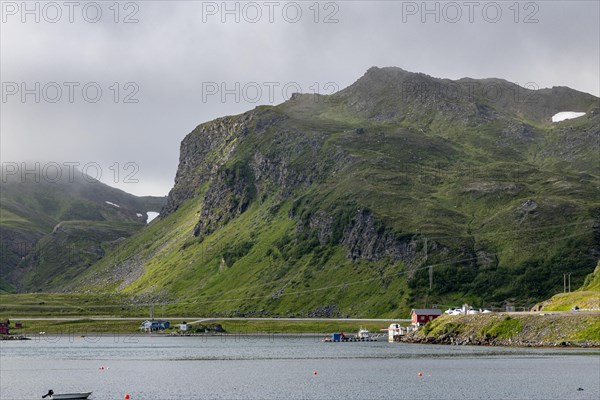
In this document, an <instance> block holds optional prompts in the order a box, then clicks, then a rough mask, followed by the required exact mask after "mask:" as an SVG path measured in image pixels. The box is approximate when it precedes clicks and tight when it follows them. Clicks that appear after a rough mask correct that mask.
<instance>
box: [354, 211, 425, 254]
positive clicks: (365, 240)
mask: <svg viewBox="0 0 600 400" xmlns="http://www.w3.org/2000/svg"><path fill="white" fill-rule="evenodd" d="M342 243H343V244H344V246H345V247H346V249H347V251H348V257H350V258H351V259H353V260H357V259H360V258H364V259H366V260H369V261H378V260H380V259H382V258H384V257H389V258H390V259H391V260H393V261H400V260H403V261H412V260H413V259H414V258H415V256H416V253H417V243H416V241H415V240H413V239H409V238H405V239H400V238H398V237H397V236H396V234H395V233H394V232H393V231H391V230H386V229H385V228H383V227H377V225H376V221H375V218H374V217H373V215H372V214H371V213H369V212H364V211H362V210H357V211H356V216H355V218H354V222H353V223H352V224H351V225H349V226H348V227H347V228H346V230H345V231H344V236H343V238H342Z"/></svg>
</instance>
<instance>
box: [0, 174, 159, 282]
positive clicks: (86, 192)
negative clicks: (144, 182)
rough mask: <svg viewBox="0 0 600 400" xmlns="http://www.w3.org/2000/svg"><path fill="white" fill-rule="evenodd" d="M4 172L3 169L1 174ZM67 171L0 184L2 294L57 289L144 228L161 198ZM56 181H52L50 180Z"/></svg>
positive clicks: (5, 178)
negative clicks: (138, 193) (132, 191)
mask: <svg viewBox="0 0 600 400" xmlns="http://www.w3.org/2000/svg"><path fill="white" fill-rule="evenodd" d="M3 172H5V171H3ZM75 172H76V173H74V174H72V177H69V171H68V170H67V169H66V168H65V170H64V171H63V173H62V177H61V178H60V179H54V178H55V177H54V176H53V177H52V179H42V177H41V175H42V174H39V175H35V174H28V175H24V176H21V174H20V173H17V174H9V173H6V174H4V175H3V176H2V181H1V182H0V246H1V249H2V258H1V260H0V290H4V291H12V290H15V289H18V290H28V291H31V290H33V291H35V290H44V291H47V290H55V289H58V288H60V287H61V286H63V285H64V284H65V282H67V281H69V280H71V279H73V278H74V277H75V276H77V275H78V274H79V273H81V272H82V271H84V270H85V269H86V268H87V267H89V266H90V265H91V264H93V263H94V262H96V261H97V260H98V259H100V258H102V257H103V256H104V254H105V253H106V251H107V249H108V248H110V246H111V245H113V243H115V241H117V242H118V241H119V240H123V239H125V238H127V237H129V236H131V234H133V233H134V232H136V231H138V230H140V229H141V228H143V227H144V226H145V222H146V218H147V215H146V212H147V211H160V209H161V207H162V206H163V205H164V203H165V198H160V197H136V196H133V195H130V194H128V193H125V192H123V191H121V190H118V189H115V188H112V187H110V186H107V185H105V184H103V183H101V182H98V181H95V180H93V179H92V178H90V177H88V176H84V175H83V174H82V173H81V172H80V171H75ZM53 181H54V182H53Z"/></svg>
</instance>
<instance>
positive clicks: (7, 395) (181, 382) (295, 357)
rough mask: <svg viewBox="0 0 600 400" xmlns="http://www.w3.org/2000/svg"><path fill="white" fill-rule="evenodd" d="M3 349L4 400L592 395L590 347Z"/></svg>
mask: <svg viewBox="0 0 600 400" xmlns="http://www.w3.org/2000/svg"><path fill="white" fill-rule="evenodd" d="M0 351H1V353H0V399H2V400H11V399H19V400H21V399H39V398H40V396H41V395H42V394H45V393H46V392H47V391H48V389H53V390H54V391H55V392H56V393H64V392H80V391H93V395H92V396H91V399H95V400H100V399H102V400H108V399H115V400H116V399H122V398H123V396H124V395H125V394H129V395H130V396H131V399H132V400H138V399H145V400H149V399H161V400H167V399H213V398H214V399H234V398H235V399H296V398H302V399H305V398H311V399H349V398H352V399H392V398H393V399H524V398H528V399H598V398H600V352H598V350H577V349H516V348H492V347H460V346H456V347H455V346H435V345H410V344H399V343H386V342H371V343H322V342H321V341H320V340H319V339H317V338H307V337H301V338H299V337H286V338H273V337H211V338H202V337H170V338H169V337H128V338H125V337H122V336H120V337H106V336H105V337H101V338H76V337H67V336H63V337H60V338H46V339H43V340H31V341H14V342H8V341H4V342H0ZM101 367H104V369H100V368H101ZM315 371H316V372H317V374H316V375H315V374H314V372H315ZM419 372H422V375H423V376H418V373H419ZM578 388H582V389H583V390H577V389H578Z"/></svg>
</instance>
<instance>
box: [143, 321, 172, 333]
mask: <svg viewBox="0 0 600 400" xmlns="http://www.w3.org/2000/svg"><path fill="white" fill-rule="evenodd" d="M170 326H171V324H170V323H169V321H162V320H147V321H144V322H142V324H141V325H140V330H142V331H144V332H152V331H162V330H165V329H169V327H170Z"/></svg>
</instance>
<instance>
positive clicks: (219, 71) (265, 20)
mask: <svg viewBox="0 0 600 400" xmlns="http://www.w3.org/2000/svg"><path fill="white" fill-rule="evenodd" d="M426 7H427V10H429V11H430V12H429V13H426V12H425V11H427V10H424V9H423V7H422V2H421V1H419V2H401V1H397V2H394V1H385V2H372V1H337V2H320V3H319V4H318V5H317V6H315V2H314V1H307V2H300V1H298V2H278V1H272V2H263V1H258V2H254V3H248V2H230V3H228V4H227V6H226V8H227V10H229V11H231V12H230V13H227V12H226V11H227V10H225V9H224V7H223V6H222V2H221V1H218V2H200V1H180V2H172V1H170V2H159V1H136V2H121V3H119V5H118V7H115V6H114V0H111V1H108V2H101V1H98V2H96V3H86V2H73V3H71V4H70V5H65V4H64V2H63V1H58V2H54V3H52V2H49V3H48V2H28V3H27V10H24V9H23V3H22V2H21V1H17V2H10V1H2V25H1V35H0V36H1V43H0V48H1V81H2V103H1V115H0V119H1V158H2V165H3V166H7V165H9V164H8V163H14V162H21V161H23V160H28V161H33V160H35V161H40V162H41V163H42V164H40V168H43V167H44V166H45V165H49V164H48V163H52V162H56V163H63V162H70V163H78V164H79V166H80V168H83V167H85V168H86V169H87V172H88V174H90V175H92V176H98V177H99V178H100V179H101V180H102V181H104V182H106V183H109V184H111V185H112V186H116V187H119V188H121V189H123V190H126V191H128V192H130V193H134V194H137V195H150V194H151V195H166V194H167V193H168V191H169V189H170V188H171V187H172V185H173V179H174V176H175V172H176V169H177V164H178V157H179V145H180V142H181V140H182V139H183V138H184V136H185V135H186V134H188V133H189V132H190V131H191V130H192V129H193V128H194V127H195V126H197V125H198V124H200V123H202V122H205V121H209V120H211V119H213V118H216V117H219V116H223V115H231V114H237V113H241V112H244V111H246V110H249V109H252V108H254V107H255V106H256V105H258V104H277V103H280V102H281V101H283V100H284V99H285V98H286V97H287V96H289V94H291V93H292V92H295V91H299V90H300V91H303V92H307V93H310V92H314V91H318V92H319V93H325V94H327V93H332V92H333V91H335V90H337V89H342V88H344V87H346V86H348V85H350V84H352V83H353V82H354V81H355V80H357V79H358V78H359V77H361V76H362V75H363V74H364V73H365V71H366V70H367V69H368V68H369V67H371V66H379V67H384V66H397V67H401V68H403V69H406V70H409V71H414V72H424V73H427V74H429V75H433V76H436V77H443V78H451V79H458V78H461V77H472V78H489V77H498V78H504V79H507V80H509V81H511V82H515V83H518V84H521V85H524V84H528V83H530V84H529V87H532V84H531V83H533V85H536V86H537V87H539V88H544V87H551V86H569V87H572V88H574V89H577V90H580V91H584V92H588V93H592V94H594V95H596V96H598V95H599V92H600V78H599V72H598V71H599V70H600V61H599V58H600V54H599V52H600V50H599V49H600V43H599V37H600V27H599V20H600V9H599V2H598V1H595V0H594V1H580V2H577V1H536V2H520V3H519V4H518V6H515V1H514V0H513V1H506V2H505V1H498V2H485V1H484V2H472V3H467V2H463V1H458V2H451V3H448V2H438V3H436V2H429V3H427V6H426ZM36 13H37V15H36ZM36 18H38V19H39V20H38V21H36ZM236 19H238V20H239V22H236ZM436 19H437V20H438V21H436ZM115 20H116V21H117V22H115ZM125 20H127V22H128V23H125ZM223 20H224V22H223ZM222 89H226V90H228V92H226V93H225V95H224V98H223V96H222V94H223V92H222ZM257 89H260V91H259V90H257ZM284 89H285V90H284ZM298 89H299V90H298ZM98 90H101V92H102V93H101V95H99V92H98ZM36 97H37V98H36ZM236 97H237V98H236ZM38 101H39V102H38ZM565 111H570V110H565ZM10 165H14V164H10ZM72 165H75V164H72ZM47 171H48V170H47ZM42 172H43V170H42ZM99 172H101V177H100V175H99ZM136 180H137V181H138V182H137V183H135V181H136Z"/></svg>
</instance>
